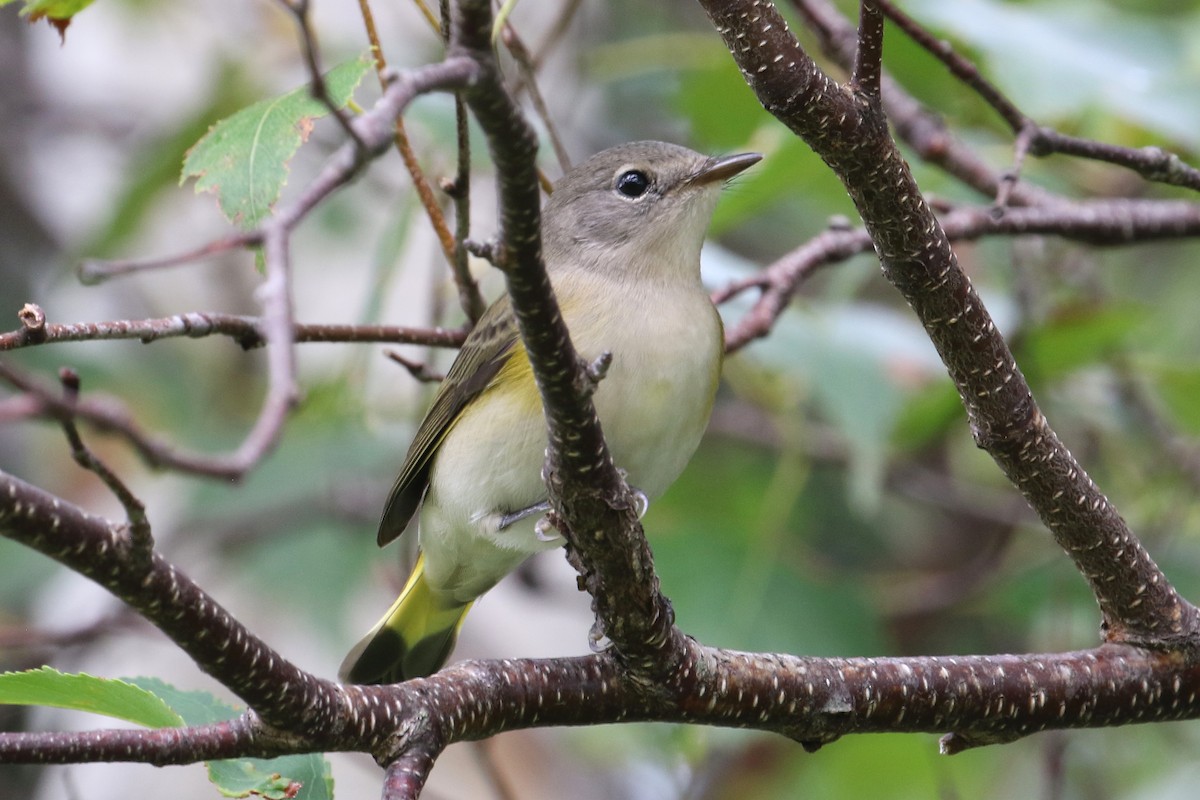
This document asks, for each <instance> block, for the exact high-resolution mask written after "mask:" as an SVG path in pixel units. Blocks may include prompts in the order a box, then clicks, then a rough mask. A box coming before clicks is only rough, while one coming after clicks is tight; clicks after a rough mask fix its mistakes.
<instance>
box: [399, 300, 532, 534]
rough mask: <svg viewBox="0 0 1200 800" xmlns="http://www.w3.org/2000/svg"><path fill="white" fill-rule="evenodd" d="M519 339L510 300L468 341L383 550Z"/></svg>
mask: <svg viewBox="0 0 1200 800" xmlns="http://www.w3.org/2000/svg"><path fill="white" fill-rule="evenodd" d="M517 338H518V332H517V321H516V318H515V317H513V315H512V310H511V306H510V305H509V301H508V295H507V294H506V295H503V296H501V297H500V298H499V299H498V300H497V301H496V302H494V303H492V305H491V306H489V307H488V310H487V311H485V312H484V314H483V316H482V317H480V318H479V322H478V323H476V325H475V327H474V328H473V329H472V330H471V333H470V335H468V336H467V340H466V342H464V343H463V346H462V349H461V350H460V351H459V352H458V357H457V358H455V359H454V363H453V364H451V365H450V371H449V372H448V373H446V379H445V380H443V381H442V385H441V387H440V388H439V389H438V391H437V394H436V395H434V398H433V405H432V406H431V407H430V409H429V413H427V414H426V415H425V419H424V420H422V421H421V426H420V427H419V428H417V433H416V436H414V437H413V441H412V444H411V445H409V448H408V455H407V456H405V458H404V466H403V467H401V468H400V475H399V476H398V477H397V478H396V483H395V484H394V485H393V486H392V491H391V493H390V494H389V495H388V500H387V505H386V506H385V507H384V511H383V518H382V519H381V520H380V523H379V534H378V536H377V540H378V542H379V545H380V546H381V547H382V546H383V545H385V544H387V543H388V542H390V541H392V540H393V539H395V538H397V537H398V536H400V534H402V533H403V532H404V529H405V528H406V527H408V523H409V520H411V519H412V516H413V514H415V513H416V511H417V508H418V507H419V506H420V505H421V500H422V499H423V498H424V497H425V491H426V489H428V488H429V470H430V468H431V467H432V466H433V458H434V456H436V455H437V451H438V448H440V447H441V445H442V442H443V441H444V440H445V438H446V434H447V433H449V432H450V430H451V429H452V428H453V427H454V423H455V421H456V420H457V419H458V416H459V414H460V413H461V412H462V410H463V408H465V407H466V406H467V404H468V403H470V402H471V401H472V400H473V399H475V398H476V397H478V396H479V394H480V392H482V391H483V390H484V389H486V388H487V387H488V386H490V385H491V383H492V381H494V380H495V378H496V375H497V373H499V372H500V368H501V367H502V366H504V362H505V361H506V360H507V359H508V356H509V354H510V353H511V352H512V350H513V346H514V345H515V344H516V342H517Z"/></svg>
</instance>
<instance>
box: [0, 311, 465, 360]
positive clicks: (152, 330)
mask: <svg viewBox="0 0 1200 800" xmlns="http://www.w3.org/2000/svg"><path fill="white" fill-rule="evenodd" d="M39 310H40V309H39ZM38 330H39V331H40V332H39V333H38V335H36V336H32V335H30V334H29V332H28V329H27V328H19V329H17V330H15V331H10V332H8V333H0V352H3V351H6V350H17V349H20V348H22V347H31V346H34V345H44V344H57V343H60V342H91V341H109V340H117V339H137V340H138V341H141V342H143V343H145V344H149V343H150V342H154V341H157V340H159V339H169V338H176V337H180V336H186V337H188V338H192V339H200V338H204V337H206V336H228V337H229V338H231V339H233V340H234V341H235V342H237V344H238V345H240V346H241V347H242V348H243V349H245V350H250V349H253V348H256V347H261V346H262V345H263V344H265V343H266V336H265V334H264V321H263V319H262V318H261V317H250V316H243V315H239V314H223V313H218V312H211V311H210V312H204V311H190V312H187V313H184V314H176V315H175V316H173V317H157V318H153V319H127V320H111V321H105V322H72V323H47V322H45V321H44V320H43V322H42V324H41V327H40V328H39V329H38ZM465 338H466V332H465V331H464V330H463V329H461V328H457V329H451V328H437V327H434V328H417V327H408V326H404V325H344V324H323V323H304V322H297V323H294V324H293V326H292V339H293V341H295V342H296V343H297V344H301V343H306V342H342V343H355V344H364V343H369V342H377V343H381V344H420V345H427V346H430V347H458V346H460V345H462V343H463V340H464V339H465Z"/></svg>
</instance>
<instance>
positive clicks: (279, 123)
mask: <svg viewBox="0 0 1200 800" xmlns="http://www.w3.org/2000/svg"><path fill="white" fill-rule="evenodd" d="M371 63H372V62H371V60H370V58H369V57H368V56H367V55H365V54H364V55H363V56H360V57H359V58H357V59H355V60H354V61H348V62H346V63H344V64H340V65H338V66H337V67H335V68H333V69H332V70H330V71H329V72H328V73H326V75H325V85H326V89H327V90H328V93H329V96H330V98H331V99H332V100H333V102H334V104H335V105H337V106H338V107H339V108H340V107H342V106H345V105H346V104H347V103H348V102H349V101H350V97H351V95H352V94H353V92H354V89H355V87H357V86H358V84H359V81H361V80H362V77H363V75H365V74H366V72H367V70H369V69H370V68H371ZM327 113H328V109H327V108H326V107H325V105H324V104H323V103H321V102H319V101H318V100H316V99H315V98H313V97H312V95H311V94H310V93H309V87H308V86H307V85H305V86H302V87H300V88H298V89H294V90H292V91H291V92H288V93H287V94H285V95H283V96H282V97H275V98H271V99H268V100H262V101H259V102H258V103H255V104H254V105H252V106H250V107H249V108H244V109H242V110H241V111H239V112H237V113H236V114H234V115H233V116H230V117H226V118H225V119H223V120H221V121H220V122H218V123H217V124H216V125H214V126H213V127H212V128H211V129H210V130H209V131H208V133H207V134H205V135H204V137H203V138H202V139H200V141H199V142H197V143H196V144H195V146H194V147H192V149H191V150H189V151H188V154H187V157H186V158H185V159H184V162H183V174H182V175H181V176H180V179H179V182H180V184H182V183H184V182H185V181H186V180H187V179H188V178H191V177H194V178H196V191H197V192H201V191H203V192H213V193H214V194H216V195H217V202H218V204H219V205H220V207H221V211H222V213H224V214H225V216H226V217H227V218H228V219H229V220H230V221H231V222H234V223H236V224H238V225H240V226H241V227H242V228H245V229H249V228H253V227H254V226H256V225H257V224H258V223H259V222H261V221H262V219H263V218H264V217H266V216H267V215H268V214H269V213H270V211H271V207H272V206H273V205H274V204H275V202H276V201H277V200H278V199H279V194H280V192H281V191H282V190H283V185H284V184H285V183H286V182H287V174H288V162H289V161H290V160H291V158H292V156H294V155H295V154H296V151H297V150H299V149H300V145H301V144H303V143H304V141H305V140H306V139H307V138H308V135H309V133H310V132H311V131H312V125H313V121H314V120H315V119H317V118H319V117H322V116H324V115H325V114H327Z"/></svg>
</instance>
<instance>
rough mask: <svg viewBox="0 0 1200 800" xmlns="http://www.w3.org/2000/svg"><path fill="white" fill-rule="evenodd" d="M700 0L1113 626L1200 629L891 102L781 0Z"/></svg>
mask: <svg viewBox="0 0 1200 800" xmlns="http://www.w3.org/2000/svg"><path fill="white" fill-rule="evenodd" d="M700 2H701V5H702V6H703V7H704V8H705V10H706V12H707V13H708V15H709V17H710V18H711V20H712V22H713V24H714V26H715V27H716V29H717V30H718V31H719V32H720V33H721V36H722V37H723V38H724V40H725V43H726V45H727V46H728V48H729V50H730V52H731V53H732V54H733V57H734V59H735V60H736V61H737V63H738V66H739V67H740V68H741V71H742V74H743V76H745V78H746V80H747V82H748V83H749V85H750V87H751V88H752V89H753V90H754V92H755V93H756V95H757V96H758V98H759V100H760V102H761V103H762V104H763V106H764V107H765V108H766V109H767V110H768V111H770V112H771V113H772V114H773V115H775V116H776V117H777V118H778V119H779V120H781V121H782V122H783V123H784V124H786V125H787V126H788V127H789V128H790V129H791V130H792V131H793V132H794V133H796V134H797V135H798V136H800V137H801V138H803V139H804V140H805V141H806V142H807V143H808V144H809V145H810V146H811V147H812V148H813V150H815V151H816V152H817V154H818V155H820V156H821V158H822V159H824V160H825V162H826V163H828V164H829V165H830V167H831V168H832V169H833V170H834V172H836V173H837V175H838V177H839V178H840V179H841V180H842V183H843V184H844V185H845V187H846V189H847V191H848V192H849V193H850V196H851V198H852V199H853V200H854V203H855V205H856V206H857V208H858V211H859V214H860V215H861V216H862V218H863V221H864V222H865V223H866V227H867V231H868V232H869V233H870V235H871V239H872V241H873V242H874V244H875V249H876V251H877V253H878V255H879V259H880V263H881V264H882V267H883V272H884V275H885V277H887V279H888V280H889V281H891V283H892V284H893V285H894V286H895V287H896V288H897V289H898V290H899V291H900V293H901V294H902V295H903V296H904V298H905V299H906V300H907V301H908V303H909V305H911V306H912V308H913V311H914V312H915V313H916V315H917V317H918V318H919V319H920V320H921V322H922V324H923V325H924V326H925V329H926V331H927V333H928V334H929V337H930V339H931V340H932V341H933V343H934V345H935V347H936V348H937V350H938V352H939V354H940V355H941V357H942V361H943V363H945V365H946V367H947V370H948V371H949V373H950V377H951V378H952V379H953V381H954V383H955V386H956V388H957V389H958V393H959V396H960V397H961V398H962V402H963V405H964V406H965V408H966V411H967V418H968V421H969V423H970V426H971V431H972V434H973V436H974V437H975V441H976V442H977V443H978V445H979V446H980V447H981V448H983V449H984V450H986V451H987V452H988V453H989V455H991V456H992V458H993V459H994V460H995V461H996V463H997V464H998V465H999V466H1000V468H1001V469H1002V470H1003V472H1004V473H1005V475H1006V476H1008V478H1009V480H1010V481H1011V482H1012V483H1013V484H1014V485H1015V486H1016V487H1017V488H1018V489H1020V490H1021V492H1022V494H1023V495H1024V496H1025V498H1026V500H1028V502H1029V503H1030V505H1032V506H1033V508H1034V509H1035V510H1036V511H1037V513H1038V515H1039V516H1040V517H1041V519H1042V521H1043V522H1044V523H1045V524H1046V526H1047V527H1048V528H1049V529H1050V531H1051V532H1052V533H1053V534H1054V537H1055V540H1056V541H1057V542H1058V543H1059V545H1060V546H1061V547H1062V548H1063V549H1064V550H1066V552H1067V553H1068V554H1069V555H1070V556H1071V558H1072V559H1073V560H1074V562H1075V564H1076V567H1077V568H1078V569H1079V571H1080V572H1081V573H1082V574H1083V576H1084V577H1085V578H1086V580H1087V581H1088V583H1089V585H1090V586H1091V589H1092V593H1093V595H1094V596H1095V597H1096V600H1097V602H1098V603H1099V605H1100V610H1101V613H1102V618H1103V624H1104V627H1105V638H1106V640H1108V641H1116V642H1121V641H1125V642H1137V643H1142V644H1147V645H1159V646H1161V645H1164V644H1167V643H1173V644H1179V643H1181V642H1185V641H1189V640H1194V637H1195V636H1196V635H1197V632H1198V630H1200V614H1198V613H1197V610H1196V608H1195V607H1194V606H1192V605H1191V604H1190V603H1188V602H1187V601H1185V600H1184V599H1183V598H1181V597H1180V596H1179V594H1178V593H1177V592H1176V591H1175V589H1174V588H1173V587H1172V586H1171V584H1170V582H1169V581H1168V580H1167V579H1166V577H1165V576H1164V575H1163V573H1162V571H1161V570H1160V569H1159V568H1158V566H1157V565H1156V564H1155V563H1154V561H1153V560H1152V559H1151V557H1150V555H1149V554H1148V553H1147V552H1146V550H1145V549H1144V548H1143V547H1142V546H1141V543H1140V542H1139V541H1138V540H1137V538H1136V537H1135V536H1134V534H1133V533H1132V532H1131V531H1130V530H1129V528H1128V526H1127V525H1126V524H1125V521H1124V520H1123V519H1122V518H1121V516H1120V514H1118V513H1117V510H1116V509H1115V508H1114V507H1113V506H1112V504H1111V503H1109V502H1108V499H1107V498H1106V497H1105V496H1104V495H1103V494H1102V493H1101V492H1100V490H1099V488H1098V487H1097V486H1096V485H1095V484H1094V483H1093V482H1092V480H1091V478H1089V477H1088V475H1087V472H1086V471H1085V470H1084V469H1083V467H1082V466H1080V465H1079V463H1078V462H1077V461H1076V460H1075V458H1074V457H1073V456H1072V455H1071V453H1070V452H1069V451H1068V450H1067V448H1066V447H1065V446H1064V445H1063V443H1062V442H1061V441H1059V439H1058V437H1057V436H1056V435H1055V433H1054V431H1053V430H1052V429H1051V428H1050V425H1049V423H1048V422H1047V420H1046V418H1045V417H1044V416H1043V415H1042V413H1041V410H1040V409H1039V408H1038V406H1037V403H1036V401H1035V400H1034V398H1033V393H1032V391H1031V390H1030V388H1029V385H1028V384H1027V383H1026V381H1025V378H1024V376H1023V375H1022V374H1021V371H1020V369H1019V368H1018V366H1017V364H1016V362H1015V360H1014V359H1013V356H1012V353H1011V352H1010V350H1009V348H1008V345H1007V343H1006V342H1005V341H1004V338H1003V337H1002V336H1001V334H1000V332H999V331H998V330H997V329H996V326H995V324H994V323H993V322H992V319H991V317H990V315H989V314H988V312H987V310H986V308H985V307H984V305H983V303H982V301H981V300H980V299H979V296H978V294H976V292H975V290H974V288H973V287H972V286H971V283H970V281H969V280H968V279H967V277H966V276H965V275H964V274H963V272H962V270H961V268H960V267H959V265H958V261H957V259H956V257H955V255H954V251H953V250H952V249H951V247H950V242H949V239H948V238H947V236H946V232H945V230H944V229H943V228H942V226H941V225H940V224H939V222H938V221H937V219H936V218H935V217H934V214H933V211H932V210H931V209H930V207H929V205H928V203H926V202H925V200H924V198H923V196H922V195H921V191H920V187H918V186H917V184H916V182H915V181H914V180H913V177H912V173H911V172H910V170H909V169H908V165H907V164H906V163H905V162H904V159H903V157H902V156H901V155H900V152H899V150H898V149H897V148H896V146H895V143H894V142H893V141H892V140H891V138H890V136H889V135H888V130H887V124H886V120H885V119H884V118H883V117H882V114H880V113H878V112H877V111H876V110H875V109H873V108H871V107H869V106H867V107H864V106H862V105H861V104H858V103H856V102H855V101H854V98H853V96H852V95H851V94H850V93H849V92H848V91H846V90H845V89H843V88H842V87H840V86H838V85H837V84H836V83H835V82H834V81H832V80H831V79H830V78H829V77H828V76H826V75H825V74H824V73H823V72H821V70H820V69H819V68H818V67H817V65H816V64H815V63H814V62H813V61H812V59H811V58H810V57H809V56H808V54H807V53H806V52H805V51H804V50H803V48H802V47H801V46H800V44H799V43H798V42H797V41H796V39H795V38H794V37H793V36H792V35H791V34H790V33H789V32H788V30H787V26H786V25H785V24H784V20H783V18H782V17H781V16H779V13H778V11H777V10H776V9H775V7H774V6H773V5H771V4H770V3H767V2H761V1H760V2H751V1H750V0H700ZM747 42H756V43H757V46H754V47H751V46H749V45H748V44H747Z"/></svg>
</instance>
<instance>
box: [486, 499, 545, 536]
mask: <svg viewBox="0 0 1200 800" xmlns="http://www.w3.org/2000/svg"><path fill="white" fill-rule="evenodd" d="M549 510H550V501H549V500H543V501H542V502H540V503H534V504H533V505H531V506H530V507H529V508H522V509H518V510H517V511H510V512H508V513H507V514H504V515H503V516H501V517H500V525H499V526H498V528H497V530H501V531H502V530H505V529H506V528H509V527H510V526H512V525H515V524H516V523H518V522H520V521H521V520H523V519H527V518H528V517H532V516H533V515H534V514H545V513H546V512H547V511H549Z"/></svg>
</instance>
